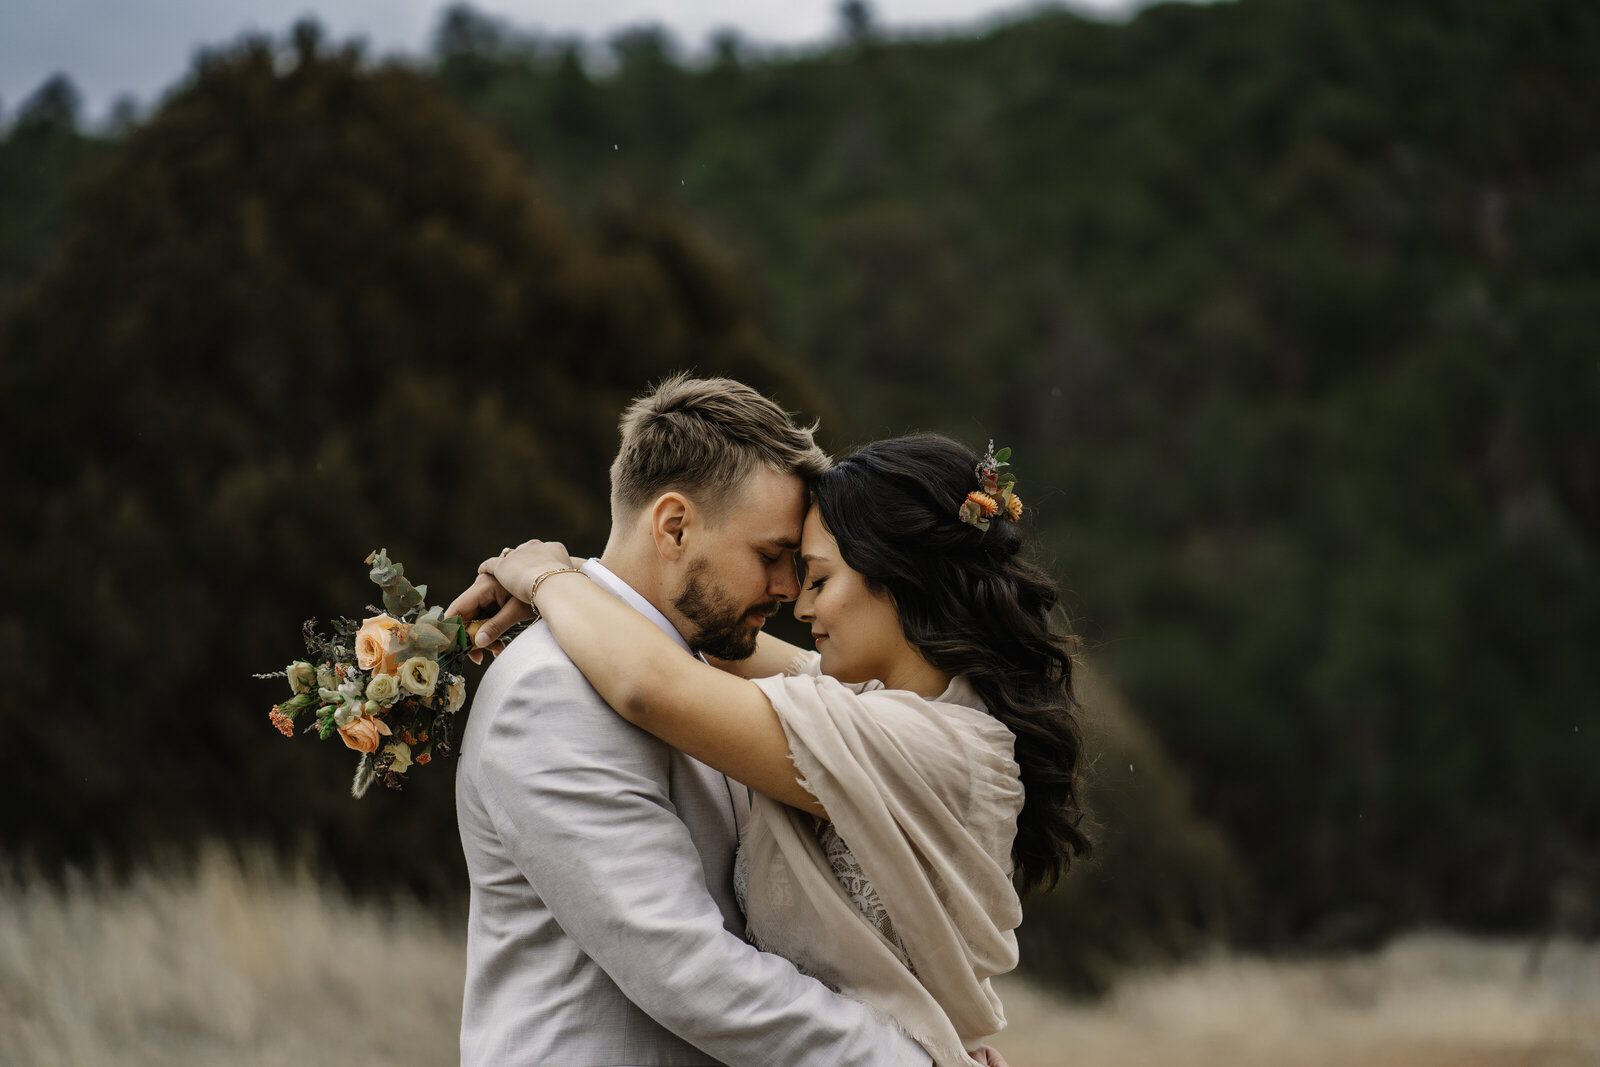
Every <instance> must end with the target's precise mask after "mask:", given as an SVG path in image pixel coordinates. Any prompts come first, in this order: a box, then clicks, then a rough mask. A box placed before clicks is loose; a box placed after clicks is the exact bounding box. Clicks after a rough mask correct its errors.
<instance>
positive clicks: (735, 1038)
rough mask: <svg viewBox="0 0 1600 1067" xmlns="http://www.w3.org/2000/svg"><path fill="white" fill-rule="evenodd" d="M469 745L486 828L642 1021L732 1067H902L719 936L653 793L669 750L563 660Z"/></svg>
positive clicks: (700, 882)
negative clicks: (646, 1018) (475, 746)
mask: <svg viewBox="0 0 1600 1067" xmlns="http://www.w3.org/2000/svg"><path fill="white" fill-rule="evenodd" d="M505 701H506V706H504V707H502V708H501V709H500V710H499V713H498V714H497V715H496V717H495V723H494V726H493V730H492V733H491V735H490V737H489V738H488V739H486V743H485V746H484V748H483V750H482V754H481V760H482V766H481V771H480V783H479V784H480V789H481V792H482V795H483V799H484V802H485V804H486V805H487V807H488V810H489V814H490V817H491V819H492V820H493V822H494V824H495V827H496V830H497V831H498V832H499V833H500V835H501V837H502V839H503V840H504V841H505V842H506V844H507V847H508V848H509V849H510V851H511V853H512V855H513V858H514V860H515V862H516V864H517V866H518V867H519V868H520V869H521V871H522V872H523V874H524V876H525V877H526V878H527V879H528V881H529V883H530V884H531V885H532V886H533V887H534V889H535V890H536V891H537V892H538V893H539V894H540V896H541V897H542V898H543V899H544V901H545V904H546V905H547V906H548V907H549V909H550V911H551V914H552V916H553V917H554V918H555V920H556V921H557V922H558V923H560V925H561V928H562V929H563V931H565V933H566V934H567V935H568V936H570V937H571V938H572V939H573V940H574V941H575V942H576V943H577V945H578V946H579V948H581V949H582V950H583V952H584V953H585V954H586V955H588V956H589V957H590V958H591V959H593V960H594V961H595V962H596V963H597V964H599V966H600V967H601V968H602V969H603V970H604V971H605V972H606V973H607V975H609V976H610V977H611V979H612V981H614V982H616V984H617V985H618V987H619V988H620V989H621V990H622V992H623V994H624V995H625V996H626V997H627V998H628V999H629V1000H631V1001H632V1002H633V1003H635V1004H636V1005H638V1006H639V1007H640V1008H641V1009H642V1010H643V1011H644V1012H645V1013H647V1014H648V1015H650V1016H651V1017H652V1018H654V1019H655V1020H656V1021H657V1022H659V1023H661V1024H662V1025H663V1026H664V1027H666V1028H667V1029H668V1030H671V1031H672V1032H673V1033H675V1034H677V1035H679V1036H680V1037H682V1038H683V1039H684V1040H686V1041H688V1042H690V1043H691V1044H694V1045H696V1046H697V1047H699V1048H701V1049H702V1050H704V1051H705V1052H707V1053H708V1054H710V1055H712V1056H714V1057H716V1058H717V1059H719V1060H721V1061H723V1062H724V1063H726V1064H729V1065H730V1067H739V1065H743V1064H773V1063H776V1064H788V1063H829V1064H845V1065H849V1064H859V1065H862V1067H866V1065H869V1064H872V1065H879V1064H887V1065H896V1064H917V1065H919V1067H926V1065H927V1064H928V1062H929V1058H928V1056H927V1054H926V1053H925V1052H924V1051H923V1050H922V1049H921V1048H920V1046H918V1045H916V1044H915V1043H914V1042H912V1041H911V1040H910V1039H909V1038H907V1037H905V1036H904V1035H903V1034H901V1033H900V1032H899V1031H898V1030H896V1029H894V1028H893V1027H892V1026H890V1025H888V1024H886V1023H883V1022H881V1021H879V1020H878V1019H876V1018H875V1017H874V1016H873V1015H872V1013H871V1012H870V1011H869V1010H868V1009H867V1008H865V1007H864V1006H863V1005H861V1004H858V1003H856V1002H854V1001H850V1000H846V999H844V998H841V997H838V996H836V995H834V994H833V993H831V992H829V991H828V990H827V989H826V988H825V987H824V986H823V985H822V984H821V983H819V982H817V981H815V980H813V979H811V978H807V977H805V976H803V975H801V974H799V973H798V972H797V971H796V970H795V969H794V967H793V966H792V965H790V964H789V963H788V962H787V961H785V960H782V959H780V958H778V957H776V956H772V955H769V954H767V953H762V952H759V951H757V950H756V949H755V948H753V947H752V946H750V945H749V944H747V943H746V942H744V941H743V940H741V939H740V938H738V937H736V936H734V935H733V934H731V933H729V932H728V931H727V930H726V929H725V928H724V926H723V917H722V913H721V911H720V910H719V909H718V908H717V905H716V902H715V901H714V900H712V898H711V896H710V894H709V892H708V891H707V889H706V885H705V876H704V873H703V870H702V867H701V862H700V856H699V853H698V852H697V851H696V850H695V847H694V843H693V841H692V839H691V837H690V835H689V831H688V828H687V827H686V826H685V825H684V824H683V822H682V821H681V820H680V819H679V818H678V816H677V814H676V813H675V811H674V808H673V804H672V801H671V799H670V798H669V797H668V795H667V793H666V786H665V783H666V782H667V780H668V764H669V761H670V759H671V754H670V752H669V751H668V749H667V748H666V746H664V745H662V744H661V743H660V742H657V741H656V740H654V739H653V738H651V737H649V736H648V735H647V734H645V733H643V732H642V731H640V730H638V728H637V727H634V726H631V725H629V724H628V723H627V722H625V721H624V720H623V719H621V718H620V717H618V716H617V715H616V714H615V713H613V712H612V711H611V710H610V709H609V708H607V707H605V706H604V705H603V704H602V703H600V701H599V698H598V697H597V696H596V695H595V694H594V692H593V690H591V689H590V688H589V687H588V686H586V685H585V684H584V683H583V682H582V681H581V679H579V678H578V677H577V674H576V672H575V671H573V670H570V669H568V668H567V665H566V664H565V663H564V662H561V663H559V664H551V665H547V666H544V667H541V668H539V669H536V670H534V671H531V672H530V673H529V674H528V676H526V677H524V678H523V679H521V680H520V681H519V682H518V684H516V685H515V686H512V687H511V688H510V691H509V693H508V695H507V696H506V698H505Z"/></svg>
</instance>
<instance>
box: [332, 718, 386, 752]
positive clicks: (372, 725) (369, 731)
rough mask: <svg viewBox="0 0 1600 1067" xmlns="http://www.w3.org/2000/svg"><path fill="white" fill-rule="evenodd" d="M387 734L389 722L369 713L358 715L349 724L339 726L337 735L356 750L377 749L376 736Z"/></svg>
mask: <svg viewBox="0 0 1600 1067" xmlns="http://www.w3.org/2000/svg"><path fill="white" fill-rule="evenodd" d="M380 736H381V737H388V736H389V724H388V723H386V722H384V721H383V720H382V719H374V718H373V717H372V716H371V715H358V716H356V717H355V718H354V719H352V720H350V725H348V726H341V727H339V737H340V738H341V739H342V740H343V741H344V743H345V745H346V746H347V747H349V748H353V749H355V750H356V751H357V752H376V751H378V738H379V737H380Z"/></svg>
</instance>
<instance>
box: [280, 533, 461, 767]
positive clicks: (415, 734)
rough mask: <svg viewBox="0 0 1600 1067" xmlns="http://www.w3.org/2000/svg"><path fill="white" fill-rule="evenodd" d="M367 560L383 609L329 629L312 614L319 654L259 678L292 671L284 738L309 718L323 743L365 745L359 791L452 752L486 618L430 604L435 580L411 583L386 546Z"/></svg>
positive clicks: (309, 638) (308, 627)
mask: <svg viewBox="0 0 1600 1067" xmlns="http://www.w3.org/2000/svg"><path fill="white" fill-rule="evenodd" d="M366 561H367V563H368V564H370V565H371V567H372V580H373V581H374V582H375V583H377V585H378V588H380V589H382V590H383V608H382V609H381V610H380V609H378V608H377V607H375V606H372V605H368V609H367V610H368V611H371V612H374V614H373V615H372V616H371V617H369V618H366V619H363V620H362V621H360V622H356V621H355V620H354V619H346V618H338V619H335V620H334V621H333V633H332V634H331V635H329V636H324V635H323V634H321V633H319V632H318V631H317V628H316V627H317V620H316V619H308V620H306V623H305V626H304V627H302V632H303V634H304V635H305V641H306V651H307V652H308V653H310V658H309V659H304V660H296V661H295V662H293V663H291V664H289V665H288V666H287V667H285V668H284V669H283V670H281V671H273V672H271V673H269V674H258V675H256V676H255V677H257V678H286V679H288V682H289V690H290V692H291V694H292V695H291V696H290V698H289V699H288V700H286V701H284V702H283V703H281V704H275V705H273V708H272V711H271V713H270V714H269V715H268V719H270V720H271V722H272V725H273V726H275V727H277V728H278V732H279V733H281V734H283V736H285V737H290V738H292V737H293V736H294V734H295V727H296V723H297V720H299V719H301V718H302V717H309V718H310V719H311V721H310V723H309V724H308V725H306V726H305V728H304V729H305V732H307V733H309V732H311V731H315V732H316V734H317V736H318V737H319V738H321V739H322V740H324V741H326V740H327V739H328V738H329V737H331V736H333V735H334V734H338V735H339V739H340V740H342V741H343V742H344V743H345V745H346V746H348V747H349V748H352V749H355V750H356V751H357V752H359V753H361V758H360V760H359V761H358V762H357V764H356V775H355V782H354V783H353V784H352V786H351V788H350V793H351V795H352V796H355V797H361V796H364V795H365V794H366V791H367V787H368V786H370V785H371V784H372V783H373V781H374V780H375V779H380V780H382V782H383V784H384V785H386V786H388V787H389V788H390V789H399V788H401V785H402V784H403V782H404V777H403V776H404V775H405V773H406V772H407V771H408V770H410V769H411V768H412V767H413V766H416V767H424V766H426V765H427V764H428V763H430V762H431V761H432V760H433V758H434V756H436V755H437V756H448V755H450V754H451V752H452V748H451V741H450V737H451V723H452V722H453V720H454V718H455V714H456V712H457V711H459V710H461V706H462V705H463V704H464V703H466V699H467V682H466V679H465V678H464V677H463V676H462V673H461V672H462V670H463V668H464V667H465V665H466V663H467V662H468V661H469V653H470V651H471V650H472V638H473V637H474V636H476V633H477V629H478V627H479V626H481V625H482V623H481V622H473V623H470V624H463V622H462V620H461V618H460V617H459V616H452V617H450V618H448V619H447V618H445V617H444V609H443V608H440V607H432V608H430V607H427V606H426V604H425V603H424V598H425V597H426V596H427V595H428V587H427V586H426V585H418V586H413V585H412V584H411V583H410V582H409V581H407V580H406V576H405V568H404V567H403V566H401V565H400V564H399V563H395V562H392V561H391V560H390V559H389V554H388V551H387V550H386V549H382V548H380V549H378V550H377V551H376V552H374V553H372V554H371V555H369V556H368V557H367V560H366Z"/></svg>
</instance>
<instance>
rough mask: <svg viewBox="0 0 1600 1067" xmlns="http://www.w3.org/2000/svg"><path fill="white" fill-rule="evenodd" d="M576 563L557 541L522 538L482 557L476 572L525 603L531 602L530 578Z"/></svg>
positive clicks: (571, 566) (531, 585)
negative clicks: (504, 548)
mask: <svg viewBox="0 0 1600 1067" xmlns="http://www.w3.org/2000/svg"><path fill="white" fill-rule="evenodd" d="M577 566H578V564H577V563H576V561H574V560H573V558H572V555H571V554H570V553H569V552H568V551H567V546H566V545H563V544H562V543H561V542H559V541H538V540H534V541H524V542H522V544H520V545H518V546H517V547H516V548H514V549H512V550H511V551H509V552H502V553H501V554H500V555H498V556H494V557H492V558H490V559H486V560H484V561H483V562H482V563H481V564H479V565H478V573H479V574H487V575H489V576H490V577H491V578H494V579H495V580H496V581H498V582H499V583H500V584H501V586H503V587H504V588H505V589H506V591H507V592H509V593H510V594H511V595H512V596H514V597H516V598H517V599H518V600H520V601H522V602H523V603H524V604H530V605H531V604H532V603H533V598H532V588H533V580H534V579H535V578H537V577H539V575H541V574H544V573H546V572H548V571H553V570H561V569H576V568H577Z"/></svg>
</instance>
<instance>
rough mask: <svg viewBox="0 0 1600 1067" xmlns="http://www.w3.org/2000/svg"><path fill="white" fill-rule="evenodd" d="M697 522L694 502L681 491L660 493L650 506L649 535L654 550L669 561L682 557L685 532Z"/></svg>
mask: <svg viewBox="0 0 1600 1067" xmlns="http://www.w3.org/2000/svg"><path fill="white" fill-rule="evenodd" d="M698 522H699V516H698V515H697V514H696V512H695V508H694V504H693V503H692V502H691V501H690V500H689V498H688V497H686V496H684V495H683V494H682V493H662V494H661V495H660V496H659V497H657V498H656V502H655V503H654V504H653V505H651V507H650V536H651V538H652V539H653V540H654V541H655V543H656V552H657V553H659V554H660V556H661V558H662V559H664V560H666V561H667V562H669V563H676V562H677V561H678V560H679V559H681V558H682V557H683V554H684V551H685V548H684V542H685V540H686V536H685V535H686V534H689V533H691V532H692V531H693V530H694V528H695V525H696V524H697V523H698Z"/></svg>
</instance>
